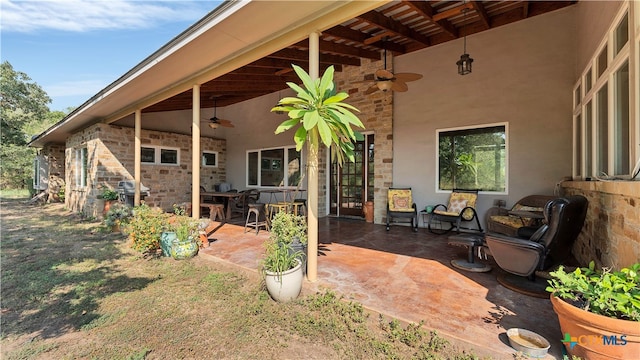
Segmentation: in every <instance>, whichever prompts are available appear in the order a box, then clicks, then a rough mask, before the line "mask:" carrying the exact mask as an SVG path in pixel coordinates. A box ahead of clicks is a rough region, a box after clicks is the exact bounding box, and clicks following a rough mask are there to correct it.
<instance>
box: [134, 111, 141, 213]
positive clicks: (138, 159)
mask: <svg viewBox="0 0 640 360" xmlns="http://www.w3.org/2000/svg"><path fill="white" fill-rule="evenodd" d="M134 126H135V130H134V133H135V144H134V151H133V154H134V155H133V180H134V182H135V184H136V189H135V192H134V195H133V205H135V206H138V205H140V176H141V175H140V162H141V155H140V152H141V151H142V141H141V140H140V133H141V129H142V110H141V109H137V110H136V112H135V125H134Z"/></svg>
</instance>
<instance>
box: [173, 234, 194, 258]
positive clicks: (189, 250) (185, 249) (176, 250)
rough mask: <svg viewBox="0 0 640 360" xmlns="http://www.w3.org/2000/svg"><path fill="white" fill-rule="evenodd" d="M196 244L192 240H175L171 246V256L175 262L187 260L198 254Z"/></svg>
mask: <svg viewBox="0 0 640 360" xmlns="http://www.w3.org/2000/svg"><path fill="white" fill-rule="evenodd" d="M198 248H199V247H198V243H197V242H196V241H194V240H193V238H188V239H186V240H180V239H175V240H173V243H172V244H171V256H172V257H173V258H174V259H176V260H184V259H189V258H192V257H194V256H196V254H197V253H198Z"/></svg>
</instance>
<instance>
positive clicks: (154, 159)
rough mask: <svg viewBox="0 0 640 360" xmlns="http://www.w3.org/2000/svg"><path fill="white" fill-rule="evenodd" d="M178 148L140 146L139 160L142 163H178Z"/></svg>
mask: <svg viewBox="0 0 640 360" xmlns="http://www.w3.org/2000/svg"><path fill="white" fill-rule="evenodd" d="M179 159H180V149H176V148H168V147H160V146H144V147H142V148H140V161H141V162H142V163H143V164H156V165H180V161H179Z"/></svg>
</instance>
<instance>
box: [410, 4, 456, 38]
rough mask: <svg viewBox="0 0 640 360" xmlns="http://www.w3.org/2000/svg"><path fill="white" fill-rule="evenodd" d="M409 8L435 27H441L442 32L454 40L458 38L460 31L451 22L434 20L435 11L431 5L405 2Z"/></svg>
mask: <svg viewBox="0 0 640 360" xmlns="http://www.w3.org/2000/svg"><path fill="white" fill-rule="evenodd" d="M404 3H405V4H407V5H408V6H409V7H411V8H412V9H413V10H415V11H416V12H417V13H418V14H419V15H422V16H423V17H425V18H426V19H428V20H430V21H431V22H432V23H433V24H434V25H436V26H437V27H439V28H440V29H441V30H442V31H444V32H445V33H447V34H448V35H449V36H450V37H452V38H454V39H455V38H457V37H458V30H457V29H456V28H455V26H453V25H452V24H451V23H450V22H449V21H447V20H444V19H441V20H436V19H434V16H435V14H434V10H433V8H432V7H431V5H429V4H427V3H426V2H422V1H421V2H418V1H404Z"/></svg>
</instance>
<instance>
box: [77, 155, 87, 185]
mask: <svg viewBox="0 0 640 360" xmlns="http://www.w3.org/2000/svg"><path fill="white" fill-rule="evenodd" d="M75 183H76V186H77V187H85V186H87V148H80V149H76V162H75Z"/></svg>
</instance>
